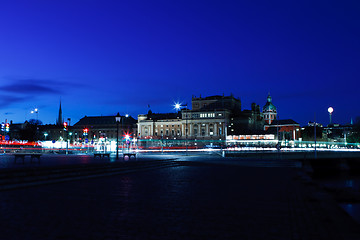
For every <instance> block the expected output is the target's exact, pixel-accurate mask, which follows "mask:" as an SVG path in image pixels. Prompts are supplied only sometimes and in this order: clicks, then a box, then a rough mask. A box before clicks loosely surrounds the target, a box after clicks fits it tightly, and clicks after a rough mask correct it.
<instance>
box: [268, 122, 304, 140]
mask: <svg viewBox="0 0 360 240" xmlns="http://www.w3.org/2000/svg"><path fill="white" fill-rule="evenodd" d="M264 130H265V131H266V133H267V134H274V135H275V137H276V138H277V136H278V139H279V140H299V138H300V137H301V131H300V130H301V128H300V124H299V123H297V122H295V121H294V120H292V119H283V120H272V121H271V124H265V125H264Z"/></svg>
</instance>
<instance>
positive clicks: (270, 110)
mask: <svg viewBox="0 0 360 240" xmlns="http://www.w3.org/2000/svg"><path fill="white" fill-rule="evenodd" d="M262 112H263V116H264V120H265V122H266V123H267V124H271V123H272V122H273V121H274V120H276V119H277V111H276V107H275V106H274V104H273V103H272V98H271V96H270V93H269V95H268V97H267V102H266V104H265V106H264V107H263V111H262Z"/></svg>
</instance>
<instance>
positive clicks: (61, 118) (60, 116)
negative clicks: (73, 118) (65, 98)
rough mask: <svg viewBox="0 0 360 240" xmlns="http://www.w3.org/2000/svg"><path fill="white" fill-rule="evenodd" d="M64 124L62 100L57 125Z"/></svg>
mask: <svg viewBox="0 0 360 240" xmlns="http://www.w3.org/2000/svg"><path fill="white" fill-rule="evenodd" d="M63 124H64V119H63V116H62V110H61V100H60V107H59V115H58V118H57V120H56V125H63Z"/></svg>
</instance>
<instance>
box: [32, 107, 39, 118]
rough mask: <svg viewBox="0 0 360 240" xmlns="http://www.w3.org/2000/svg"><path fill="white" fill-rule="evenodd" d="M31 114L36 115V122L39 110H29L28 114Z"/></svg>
mask: <svg viewBox="0 0 360 240" xmlns="http://www.w3.org/2000/svg"><path fill="white" fill-rule="evenodd" d="M30 113H31V114H33V113H36V120H38V114H39V109H38V108H35V109H34V110H31V112H30Z"/></svg>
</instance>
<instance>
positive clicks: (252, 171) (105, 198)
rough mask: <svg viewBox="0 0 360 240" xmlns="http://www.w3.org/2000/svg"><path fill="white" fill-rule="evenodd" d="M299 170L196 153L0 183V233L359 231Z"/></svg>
mask: <svg viewBox="0 0 360 240" xmlns="http://www.w3.org/2000/svg"><path fill="white" fill-rule="evenodd" d="M245 165H246V164H245ZM303 176H304V175H303V174H302V173H301V169H299V168H293V167H291V168H290V167H276V168H271V167H270V168H269V167H268V168H263V167H261V166H257V167H247V166H244V164H243V165H242V166H239V165H236V164H225V165H224V164H220V163H218V162H217V163H216V164H206V163H205V162H204V161H202V162H196V164H192V163H191V162H189V163H188V164H182V165H180V166H173V167H165V168H161V169H152V170H148V171H139V172H133V173H127V174H120V175H116V176H108V177H99V178H93V179H83V180H77V181H69V182H64V183H56V184H48V185H41V186H36V187H29V188H23V189H15V190H7V191H0V212H1V215H0V223H1V224H0V239H262V240H263V239H337V240H338V239H360V231H359V229H360V228H359V226H358V225H357V224H356V223H355V222H354V221H353V220H352V219H351V218H350V217H349V216H348V215H347V214H346V213H345V212H344V211H343V210H342V209H341V208H340V207H339V206H338V205H337V203H336V202H335V201H334V200H333V199H332V198H331V196H329V195H328V194H327V193H326V192H324V191H322V190H321V189H320V188H319V187H318V186H316V185H314V184H313V183H312V182H311V181H308V180H307V179H306V178H304V177H303Z"/></svg>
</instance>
